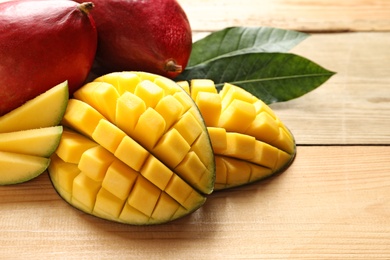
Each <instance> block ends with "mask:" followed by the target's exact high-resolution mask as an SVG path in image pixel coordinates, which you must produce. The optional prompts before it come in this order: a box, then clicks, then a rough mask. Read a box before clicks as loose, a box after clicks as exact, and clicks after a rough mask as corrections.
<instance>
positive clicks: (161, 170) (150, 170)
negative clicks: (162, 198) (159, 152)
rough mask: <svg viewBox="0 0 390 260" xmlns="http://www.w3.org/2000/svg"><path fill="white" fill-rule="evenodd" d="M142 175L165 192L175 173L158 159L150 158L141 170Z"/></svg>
mask: <svg viewBox="0 0 390 260" xmlns="http://www.w3.org/2000/svg"><path fill="white" fill-rule="evenodd" d="M141 174H142V176H144V177H145V178H146V179H147V180H149V181H150V182H151V183H153V184H154V185H156V186H157V187H158V188H159V189H161V190H165V187H166V186H167V184H168V182H169V180H170V179H171V177H172V175H173V172H172V170H170V169H169V168H168V167H167V166H165V165H164V164H163V163H162V162H160V161H159V160H158V159H157V158H156V157H154V156H149V157H148V159H146V161H145V163H144V165H143V167H142V169H141Z"/></svg>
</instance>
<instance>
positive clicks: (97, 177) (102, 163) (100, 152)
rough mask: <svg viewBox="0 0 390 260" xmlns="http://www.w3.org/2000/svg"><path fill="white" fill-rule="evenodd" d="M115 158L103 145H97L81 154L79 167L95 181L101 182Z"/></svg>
mask: <svg viewBox="0 0 390 260" xmlns="http://www.w3.org/2000/svg"><path fill="white" fill-rule="evenodd" d="M114 159H115V157H114V156H113V154H112V153H110V152H109V151H107V150H106V149H104V148H103V147H102V146H95V147H92V148H90V149H88V150H87V151H85V152H84V153H83V154H82V155H81V159H80V162H79V169H80V170H81V171H82V172H84V174H85V175H87V176H88V177H89V178H91V179H93V180H94V181H98V182H101V181H103V178H104V176H105V175H106V172H107V169H108V167H109V166H110V164H111V163H112V162H113V161H114Z"/></svg>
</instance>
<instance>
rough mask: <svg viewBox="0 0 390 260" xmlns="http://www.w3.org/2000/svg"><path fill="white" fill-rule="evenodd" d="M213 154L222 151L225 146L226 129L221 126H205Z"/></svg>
mask: <svg viewBox="0 0 390 260" xmlns="http://www.w3.org/2000/svg"><path fill="white" fill-rule="evenodd" d="M207 130H208V132H209V136H210V140H211V144H212V146H213V150H214V153H215V154H221V153H223V152H224V151H225V150H226V148H227V137H226V129H225V128H222V127H207Z"/></svg>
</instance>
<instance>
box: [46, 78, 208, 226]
mask: <svg viewBox="0 0 390 260" xmlns="http://www.w3.org/2000/svg"><path fill="white" fill-rule="evenodd" d="M62 124H63V126H64V127H65V129H64V133H63V137H62V139H61V142H60V145H59V147H58V149H57V150H56V152H55V154H54V155H53V156H52V158H51V159H52V162H51V164H50V167H49V169H48V170H49V175H50V178H51V180H52V183H53V185H54V187H55V189H56V190H57V192H58V193H59V195H60V196H61V197H62V198H63V199H64V200H66V201H67V202H68V203H69V204H71V205H73V206H74V207H76V208H78V209H80V210H82V211H84V212H87V213H89V214H92V215H94V216H97V217H100V218H103V219H107V220H111V221H116V222H121V223H128V224H135V225H149V224H158V223H164V222H168V221H172V220H174V219H177V218H180V217H183V216H185V215H188V214H189V213H191V212H193V211H195V210H197V209H198V208H199V207H200V206H202V205H203V204H204V203H205V201H206V197H207V195H208V194H210V193H211V192H212V191H213V189H214V180H215V161H214V153H213V149H212V146H211V142H210V138H209V136H208V131H207V128H206V125H205V123H204V121H203V118H202V115H201V114H200V112H199V110H198V108H197V106H196V104H195V102H194V101H193V100H192V99H191V97H190V96H189V95H188V94H187V93H186V92H185V91H184V90H183V89H182V88H181V87H180V86H179V85H177V84H176V83H175V82H173V81H171V80H169V79H167V78H164V77H161V76H158V75H155V74H150V73H145V72H115V73H110V74H107V75H103V76H101V77H99V78H97V79H95V80H94V81H93V82H90V83H87V84H86V85H85V86H83V87H82V88H80V89H79V90H78V91H76V92H75V93H74V98H72V99H70V100H69V104H68V107H67V110H66V113H65V115H64V118H63V120H62Z"/></svg>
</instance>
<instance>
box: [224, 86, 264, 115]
mask: <svg viewBox="0 0 390 260" xmlns="http://www.w3.org/2000/svg"><path fill="white" fill-rule="evenodd" d="M219 94H220V95H221V97H222V110H224V109H225V108H227V107H228V106H230V103H231V102H233V101H235V100H239V101H243V102H247V103H250V104H253V103H255V102H256V101H257V100H258V99H257V98H256V97H255V96H254V95H252V94H251V93H250V92H248V91H246V90H244V89H243V88H240V87H237V86H235V85H232V84H229V83H225V84H224V86H223V89H222V90H221V91H220V92H219Z"/></svg>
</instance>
